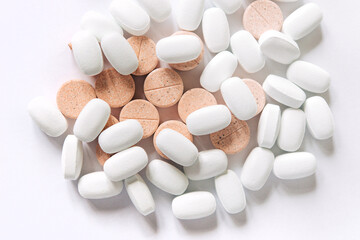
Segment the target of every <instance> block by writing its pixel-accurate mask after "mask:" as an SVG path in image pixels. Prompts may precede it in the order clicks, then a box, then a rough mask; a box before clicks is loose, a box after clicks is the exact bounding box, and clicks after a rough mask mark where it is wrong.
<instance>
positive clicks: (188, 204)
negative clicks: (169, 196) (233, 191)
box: [172, 191, 216, 220]
mask: <svg viewBox="0 0 360 240" xmlns="http://www.w3.org/2000/svg"><path fill="white" fill-rule="evenodd" d="M215 210H216V200H215V197H214V196H213V195H212V194H211V193H209V192H205V191H197V192H190V193H185V194H184V195H181V196H178V197H176V198H174V199H173V201H172V211H173V214H174V215H175V217H176V218H179V219H183V220H187V219H199V218H204V217H207V216H210V215H211V214H213V213H214V212H215Z"/></svg>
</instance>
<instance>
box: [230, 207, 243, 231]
mask: <svg viewBox="0 0 360 240" xmlns="http://www.w3.org/2000/svg"><path fill="white" fill-rule="evenodd" d="M229 216H230V218H231V220H232V221H233V222H234V224H235V225H236V226H238V227H242V226H244V225H245V224H246V222H247V217H246V208H245V209H244V210H243V211H242V212H239V213H237V214H229Z"/></svg>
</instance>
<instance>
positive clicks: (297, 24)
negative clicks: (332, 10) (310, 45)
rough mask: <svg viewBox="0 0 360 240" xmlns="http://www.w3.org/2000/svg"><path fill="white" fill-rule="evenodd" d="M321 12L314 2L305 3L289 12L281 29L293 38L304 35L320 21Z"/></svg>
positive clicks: (296, 38)
mask: <svg viewBox="0 0 360 240" xmlns="http://www.w3.org/2000/svg"><path fill="white" fill-rule="evenodd" d="M322 17H323V14H322V11H321V9H320V8H319V6H318V5H317V4H315V3H307V4H305V5H303V6H301V7H300V8H298V9H296V10H295V11H294V12H293V13H291V14H290V15H289V16H288V17H287V18H286V19H285V20H284V24H283V27H282V30H283V32H284V33H285V34H287V35H289V36H290V37H292V38H293V39H294V40H298V39H300V38H303V37H305V36H306V35H308V34H309V33H311V32H312V31H313V30H314V29H315V28H316V27H317V26H319V24H320V23H321V20H322Z"/></svg>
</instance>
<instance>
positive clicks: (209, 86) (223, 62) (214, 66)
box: [200, 51, 238, 92]
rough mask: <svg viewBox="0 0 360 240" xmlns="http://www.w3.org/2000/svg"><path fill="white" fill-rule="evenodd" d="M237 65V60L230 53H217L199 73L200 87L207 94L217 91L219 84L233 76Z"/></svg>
mask: <svg viewBox="0 0 360 240" xmlns="http://www.w3.org/2000/svg"><path fill="white" fill-rule="evenodd" d="M237 64H238V63H237V59H236V57H235V56H234V54H232V53H231V52H228V51H223V52H220V53H218V54H217V55H216V56H215V57H214V58H213V59H211V60H210V62H209V63H208V64H207V65H206V66H205V68H204V70H203V72H202V73H201V76H200V84H201V86H202V87H203V88H205V89H206V90H208V91H209V92H216V91H218V90H219V89H220V86H221V83H222V82H223V81H225V80H226V79H228V78H230V77H231V76H232V75H233V74H234V72H235V69H236V67H237Z"/></svg>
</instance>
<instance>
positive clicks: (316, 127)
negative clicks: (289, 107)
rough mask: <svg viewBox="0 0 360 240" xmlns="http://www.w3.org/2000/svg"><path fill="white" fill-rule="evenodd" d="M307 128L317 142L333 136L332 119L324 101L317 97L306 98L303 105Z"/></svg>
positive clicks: (333, 125)
mask: <svg viewBox="0 0 360 240" xmlns="http://www.w3.org/2000/svg"><path fill="white" fill-rule="evenodd" d="M304 111H305V116H306V121H307V128H308V129H309V132H310V133H311V135H312V136H313V137H314V138H316V139H319V140H324V139H328V138H330V137H332V136H333V134H334V127H335V124H334V118H333V115H332V113H331V110H330V107H329V105H328V104H327V103H326V101H325V99H323V98H322V97H319V96H314V97H311V98H308V99H307V100H306V101H305V104H304Z"/></svg>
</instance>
